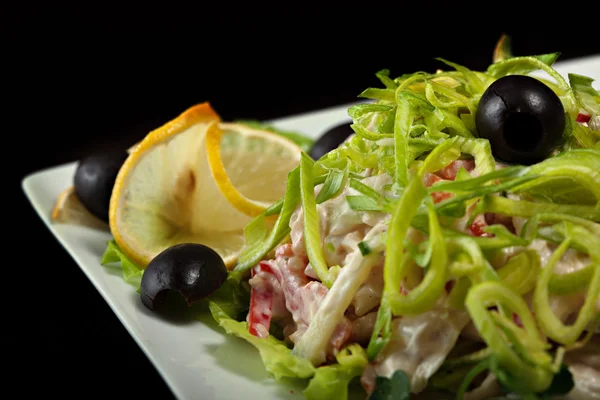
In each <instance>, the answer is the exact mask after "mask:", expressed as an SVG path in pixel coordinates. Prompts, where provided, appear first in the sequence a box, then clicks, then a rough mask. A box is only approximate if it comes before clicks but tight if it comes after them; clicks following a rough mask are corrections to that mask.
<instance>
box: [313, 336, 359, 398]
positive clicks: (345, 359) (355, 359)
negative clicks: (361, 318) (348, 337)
mask: <svg viewBox="0 0 600 400" xmlns="http://www.w3.org/2000/svg"><path fill="white" fill-rule="evenodd" d="M336 360H337V362H338V363H337V364H333V365H327V366H324V367H320V368H317V369H316V371H315V375H314V377H313V378H312V379H311V381H310V383H309V385H308V387H307V388H306V390H304V396H305V397H306V399H307V400H347V399H348V385H349V384H350V382H351V381H352V379H354V378H355V377H359V376H360V375H361V374H362V372H363V369H364V368H365V366H366V365H367V363H368V359H367V353H366V352H365V350H364V349H363V348H362V347H361V346H360V345H358V344H356V343H355V344H351V345H350V346H348V347H346V348H344V349H342V350H341V351H340V352H339V353H338V354H337V355H336Z"/></svg>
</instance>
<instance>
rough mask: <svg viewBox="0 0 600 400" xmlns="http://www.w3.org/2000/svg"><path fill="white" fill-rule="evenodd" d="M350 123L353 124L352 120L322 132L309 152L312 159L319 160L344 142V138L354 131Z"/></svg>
mask: <svg viewBox="0 0 600 400" xmlns="http://www.w3.org/2000/svg"><path fill="white" fill-rule="evenodd" d="M350 124H352V122H351V121H349V122H344V123H343V124H340V125H336V126H334V127H333V128H331V129H328V130H327V131H326V132H325V133H324V134H322V135H321V136H320V137H319V138H318V139H317V141H316V142H315V143H314V144H313V146H312V148H311V149H310V152H309V153H308V154H309V155H310V156H311V157H312V159H313V160H318V159H319V158H321V157H323V156H324V155H325V154H327V153H329V152H330V151H331V150H333V149H336V148H338V147H339V145H340V144H342V143H344V140H346V139H347V138H348V136H350V135H352V134H353V133H354V131H353V130H352V128H350Z"/></svg>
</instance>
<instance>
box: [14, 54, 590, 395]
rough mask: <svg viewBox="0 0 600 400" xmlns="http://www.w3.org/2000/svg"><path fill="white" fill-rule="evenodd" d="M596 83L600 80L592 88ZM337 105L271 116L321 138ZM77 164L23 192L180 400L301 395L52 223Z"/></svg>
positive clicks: (581, 69)
mask: <svg viewBox="0 0 600 400" xmlns="http://www.w3.org/2000/svg"><path fill="white" fill-rule="evenodd" d="M555 67H556V69H557V70H558V71H559V72H560V73H561V74H563V75H564V76H566V73H567V72H573V73H578V74H582V75H587V76H590V77H593V78H595V79H598V80H600V55H596V56H593V57H587V58H583V59H577V60H569V61H565V62H558V63H557V64H556V65H555ZM595 86H596V85H595ZM347 109H348V106H339V107H334V108H329V109H325V110H320V111H316V112H311V113H307V114H302V115H298V116H292V117H287V118H282V119H279V120H275V121H271V122H272V123H273V124H274V125H275V126H277V127H279V128H281V129H290V130H296V131H299V132H302V133H305V134H306V135H308V136H311V137H316V136H318V135H320V134H321V133H322V132H324V131H325V130H327V129H328V128H330V127H332V126H334V125H336V124H338V123H341V122H343V121H345V120H349V118H348V116H347V112H346V111H347ZM75 166H76V165H75V163H70V164H67V165H62V166H57V167H53V168H49V169H46V170H43V171H40V172H36V173H33V174H31V175H29V176H27V177H26V178H25V179H24V180H23V183H22V186H23V190H24V191H25V193H26V195H27V197H28V198H29V200H30V201H31V204H32V205H33V207H34V208H35V210H36V211H37V213H38V214H39V216H40V218H41V219H42V220H43V221H44V222H45V224H46V225H47V227H48V229H50V231H51V232H52V233H53V234H54V235H55V236H56V238H57V239H58V241H59V242H60V243H61V244H62V245H63V246H64V248H65V249H66V251H67V252H69V254H70V255H71V256H72V257H73V259H74V260H75V262H77V264H78V265H79V266H80V267H81V269H82V270H83V272H84V273H85V274H86V275H87V277H88V278H89V279H90V281H91V282H92V283H93V284H94V286H95V287H96V289H97V290H98V291H99V292H100V294H101V295H102V296H103V298H104V299H105V300H106V302H107V303H108V305H109V306H110V307H111V308H112V309H113V311H114V312H115V314H116V315H117V316H118V317H119V319H120V320H121V322H122V323H123V325H124V326H125V327H126V328H127V330H128V331H129V333H130V334H131V335H132V337H133V338H134V339H135V340H136V342H137V343H138V344H139V346H140V347H141V348H142V349H143V351H144V352H145V354H146V355H147V356H148V358H149V359H150V361H151V362H152V363H153V364H154V366H155V367H156V368H157V370H158V371H159V373H160V374H161V375H162V377H163V378H164V379H165V381H166V382H167V384H168V385H169V387H170V388H171V390H172V391H173V393H174V394H175V396H176V397H177V398H179V399H182V400H183V399H199V398H202V399H207V400H208V399H234V398H240V399H302V398H303V396H302V393H301V391H302V389H303V385H300V386H299V385H298V383H297V382H292V381H286V382H276V381H275V380H274V379H272V378H270V377H269V376H268V375H267V373H266V372H265V370H264V368H263V366H262V363H261V361H260V358H259V357H258V353H257V352H256V351H255V350H254V348H252V347H251V346H250V345H248V344H246V343H245V342H244V341H242V340H240V339H237V338H233V337H229V336H226V335H225V334H224V333H222V331H221V330H220V328H219V327H218V326H216V325H215V324H214V322H213V321H212V320H211V318H210V316H207V318H205V321H187V322H179V323H176V322H172V321H171V322H170V321H165V320H163V319H160V318H158V317H156V315H153V314H152V313H151V312H149V311H148V310H147V309H145V308H144V307H143V306H142V304H141V302H140V300H139V296H138V295H137V294H136V292H135V291H134V289H133V288H132V287H131V286H129V285H128V284H126V283H125V282H124V281H123V279H122V278H121V276H120V272H119V271H117V273H115V272H112V271H111V270H109V269H107V268H105V267H103V266H101V265H100V263H99V260H100V257H101V255H102V253H103V251H104V249H105V246H106V242H107V241H108V240H109V239H110V234H109V233H107V232H100V231H96V230H92V229H89V228H84V227H78V226H70V225H59V224H55V225H52V224H50V212H51V210H52V207H53V205H54V203H55V201H56V198H57V196H58V195H59V193H60V192H61V191H62V190H64V189H65V188H66V187H68V186H70V185H71V184H72V179H73V174H74V171H75Z"/></svg>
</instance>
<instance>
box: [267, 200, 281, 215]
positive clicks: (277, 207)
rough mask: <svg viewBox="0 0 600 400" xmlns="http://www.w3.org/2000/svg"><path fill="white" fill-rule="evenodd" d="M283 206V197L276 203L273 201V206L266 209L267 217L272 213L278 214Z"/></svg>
mask: <svg viewBox="0 0 600 400" xmlns="http://www.w3.org/2000/svg"><path fill="white" fill-rule="evenodd" d="M282 208H283V199H281V200H279V201H277V202H276V203H273V205H272V206H270V207H269V208H267V209H266V210H265V211H264V213H265V217H269V216H271V215H278V214H279V213H280V212H281V209H282Z"/></svg>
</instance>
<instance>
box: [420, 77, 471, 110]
mask: <svg viewBox="0 0 600 400" xmlns="http://www.w3.org/2000/svg"><path fill="white" fill-rule="evenodd" d="M452 91H453V90H452ZM435 92H436V91H435V89H434V86H433V85H432V84H431V81H428V82H427V84H426V85H425V98H426V99H427V101H429V102H430V103H431V104H432V105H433V106H435V107H437V108H446V109H447V108H459V107H462V106H464V104H463V103H462V102H460V101H457V100H456V99H451V100H450V101H443V100H440V99H439V98H438V97H437V95H436V93H435ZM446 97H448V96H446Z"/></svg>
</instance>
